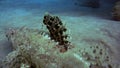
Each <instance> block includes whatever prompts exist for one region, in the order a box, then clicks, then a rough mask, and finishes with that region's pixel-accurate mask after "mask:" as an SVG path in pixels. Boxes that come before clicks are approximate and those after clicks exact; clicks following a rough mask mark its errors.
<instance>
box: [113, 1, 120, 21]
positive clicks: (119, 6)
mask: <svg viewBox="0 0 120 68" xmlns="http://www.w3.org/2000/svg"><path fill="white" fill-rule="evenodd" d="M112 16H113V19H114V20H117V21H120V1H118V2H117V3H116V4H115V6H114V7H113V11H112Z"/></svg>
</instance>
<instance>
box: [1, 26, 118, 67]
mask: <svg viewBox="0 0 120 68" xmlns="http://www.w3.org/2000/svg"><path fill="white" fill-rule="evenodd" d="M11 30H12V32H11ZM9 32H10V33H9ZM6 36H7V38H9V41H11V42H12V46H13V48H14V50H13V51H12V52H11V53H9V54H8V55H7V56H6V58H5V59H4V60H3V61H2V64H1V65H2V66H0V67H1V68H119V67H118V66H119V65H118V66H117V65H115V64H113V61H112V56H111V54H110V53H109V50H110V49H109V48H108V47H105V46H104V45H103V42H104V40H102V41H103V42H99V41H98V40H93V41H90V45H89V46H87V47H86V46H85V45H82V46H83V47H82V48H80V47H79V46H80V45H79V44H80V43H79V44H78V45H76V46H75V47H74V48H72V49H70V50H68V51H66V52H64V53H61V52H60V51H59V48H56V47H55V45H57V44H58V43H57V42H55V41H53V40H51V39H50V37H49V33H47V32H45V31H41V30H35V29H34V30H33V29H28V28H25V27H24V28H21V29H10V31H8V32H7V35H6ZM89 40H91V39H83V41H84V42H87V43H88V42H89ZM100 40H101V39H100ZM94 42H95V43H94ZM71 43H72V42H71ZM105 43H106V42H104V44H105ZM115 66H116V67H115Z"/></svg>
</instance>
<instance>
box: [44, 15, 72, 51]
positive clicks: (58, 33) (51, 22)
mask: <svg viewBox="0 0 120 68" xmlns="http://www.w3.org/2000/svg"><path fill="white" fill-rule="evenodd" d="M43 23H44V24H45V25H46V27H47V29H48V30H49V33H50V38H51V40H55V41H56V42H58V45H59V46H63V49H61V50H62V51H67V50H68V46H69V45H70V42H69V41H68V40H67V38H68V35H66V34H65V33H64V32H66V31H67V29H66V28H65V26H63V23H62V21H61V20H60V19H59V17H58V16H51V15H49V14H46V15H45V16H44V20H43Z"/></svg>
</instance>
